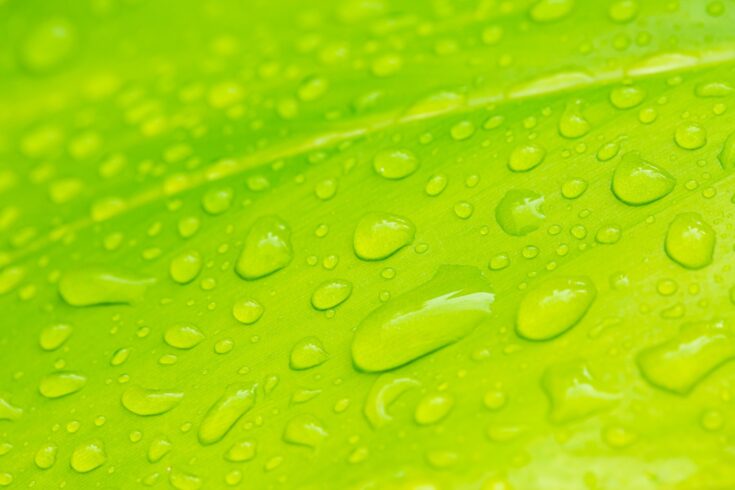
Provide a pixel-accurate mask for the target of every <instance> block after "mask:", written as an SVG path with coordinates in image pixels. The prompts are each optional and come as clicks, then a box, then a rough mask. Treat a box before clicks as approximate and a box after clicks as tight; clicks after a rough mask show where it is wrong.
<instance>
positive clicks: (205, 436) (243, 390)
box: [198, 384, 257, 445]
mask: <svg viewBox="0 0 735 490" xmlns="http://www.w3.org/2000/svg"><path fill="white" fill-rule="evenodd" d="M256 388H257V385H241V384H234V385H230V386H228V387H227V388H226V389H225V392H224V393H223V394H222V396H221V397H220V398H219V399H218V400H217V401H216V402H214V404H213V405H212V406H211V407H210V408H209V410H208V411H207V414H206V415H205V416H204V419H203V420H202V423H201V425H200V426H199V432H198V437H199V442H201V443H202V444H205V445H209V444H214V443H215V442H217V441H219V440H221V439H222V438H223V437H224V436H225V434H227V433H228V432H229V431H230V429H232V427H233V426H234V425H235V423H236V422H237V421H238V420H239V419H240V417H242V416H243V415H245V413H246V412H248V411H249V410H250V409H251V408H253V406H254V405H255V393H256V391H255V389H256Z"/></svg>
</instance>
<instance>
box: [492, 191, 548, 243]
mask: <svg viewBox="0 0 735 490" xmlns="http://www.w3.org/2000/svg"><path fill="white" fill-rule="evenodd" d="M543 204H544V197H543V196H542V195H541V194H538V193H536V192H534V191H529V190H525V189H522V190H511V191H508V192H507V193H506V194H505V195H504V196H503V198H502V199H501V200H500V202H499V203H498V205H497V207H496V208H495V219H496V221H497V222H498V224H499V225H500V227H501V228H502V229H503V231H504V232H506V233H507V234H509V235H513V236H523V235H528V234H529V233H531V232H532V231H535V230H537V229H538V228H539V227H540V226H541V223H543V221H544V220H545V219H546V215H545V214H544V210H543Z"/></svg>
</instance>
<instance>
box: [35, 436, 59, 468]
mask: <svg viewBox="0 0 735 490" xmlns="http://www.w3.org/2000/svg"><path fill="white" fill-rule="evenodd" d="M58 449H59V448H58V446H56V444H54V443H52V442H47V443H46V444H44V445H43V446H41V447H40V448H38V451H36V455H35V456H34V457H33V462H34V463H36V466H38V467H39V468H40V469H42V470H47V469H49V468H51V467H52V466H54V465H55V464H56V453H57V452H58Z"/></svg>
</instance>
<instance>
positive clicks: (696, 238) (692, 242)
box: [664, 213, 715, 269]
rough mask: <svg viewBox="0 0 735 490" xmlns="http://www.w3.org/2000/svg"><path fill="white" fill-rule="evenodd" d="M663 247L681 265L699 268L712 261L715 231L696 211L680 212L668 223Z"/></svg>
mask: <svg viewBox="0 0 735 490" xmlns="http://www.w3.org/2000/svg"><path fill="white" fill-rule="evenodd" d="M664 248H665V250H666V254H667V255H668V256H669V258H671V260H673V261H674V262H676V263H677V264H679V265H681V266H682V267H686V268H687V269H701V268H703V267H706V266H708V265H709V264H711V263H712V256H713V254H714V250H715V231H714V230H713V229H712V227H711V226H710V225H709V224H708V223H707V222H705V221H704V220H703V219H702V217H701V216H700V215H699V214H698V213H681V214H679V215H677V216H676V217H675V218H674V219H673V221H672V222H671V224H669V228H668V230H667V232H666V241H665V244H664Z"/></svg>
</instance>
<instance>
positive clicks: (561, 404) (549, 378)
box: [541, 361, 620, 423]
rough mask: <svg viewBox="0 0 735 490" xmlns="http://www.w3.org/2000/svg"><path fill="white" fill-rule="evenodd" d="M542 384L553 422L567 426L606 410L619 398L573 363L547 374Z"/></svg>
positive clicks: (560, 366)
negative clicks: (569, 423)
mask: <svg viewBox="0 0 735 490" xmlns="http://www.w3.org/2000/svg"><path fill="white" fill-rule="evenodd" d="M541 384H542V386H543V388H544V391H546V394H547V395H548V396H549V399H550V401H551V411H550V414H549V416H550V418H551V420H552V421H553V422H556V423H564V422H569V421H571V420H576V419H580V418H583V417H587V416H589V415H592V414H594V413H596V412H599V411H600V410H604V409H606V408H608V407H610V405H611V404H612V403H614V402H615V401H616V400H618V399H619V398H620V395H619V394H617V393H614V392H612V391H611V390H609V389H608V388H606V387H604V386H603V384H602V382H601V381H600V380H599V379H598V378H597V377H596V376H595V375H593V374H592V373H591V372H590V369H589V367H588V366H587V364H586V363H585V362H583V361H571V362H566V363H563V364H558V365H555V366H552V367H550V368H548V369H547V370H546V372H545V373H544V375H543V378H542V381H541Z"/></svg>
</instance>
